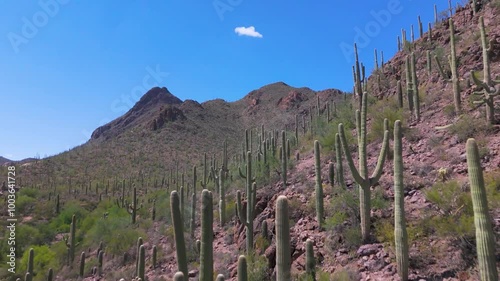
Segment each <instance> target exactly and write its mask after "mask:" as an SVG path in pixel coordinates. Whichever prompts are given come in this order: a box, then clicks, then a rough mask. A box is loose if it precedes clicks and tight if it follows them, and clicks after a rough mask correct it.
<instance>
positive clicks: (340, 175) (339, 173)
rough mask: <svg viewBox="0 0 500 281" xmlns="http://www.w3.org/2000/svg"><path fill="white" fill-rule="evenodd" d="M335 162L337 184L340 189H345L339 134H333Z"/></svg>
mask: <svg viewBox="0 0 500 281" xmlns="http://www.w3.org/2000/svg"><path fill="white" fill-rule="evenodd" d="M335 161H336V162H337V163H336V164H337V182H338V184H339V186H340V187H342V188H344V189H345V188H346V185H345V181H344V165H342V149H341V141H340V135H339V133H336V134H335Z"/></svg>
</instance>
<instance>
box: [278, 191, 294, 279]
mask: <svg viewBox="0 0 500 281" xmlns="http://www.w3.org/2000/svg"><path fill="white" fill-rule="evenodd" d="M290 270H291V253H290V223H289V216H288V199H287V198H286V196H284V195H280V196H278V199H277V200H276V281H289V280H291V274H290Z"/></svg>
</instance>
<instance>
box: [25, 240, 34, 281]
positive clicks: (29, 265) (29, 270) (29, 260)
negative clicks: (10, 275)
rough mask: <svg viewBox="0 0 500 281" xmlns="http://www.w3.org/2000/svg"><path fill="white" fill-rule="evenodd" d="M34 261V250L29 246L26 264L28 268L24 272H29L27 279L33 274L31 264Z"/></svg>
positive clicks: (28, 280) (29, 280) (32, 264)
mask: <svg viewBox="0 0 500 281" xmlns="http://www.w3.org/2000/svg"><path fill="white" fill-rule="evenodd" d="M34 261H35V251H34V250H33V248H31V249H30V251H29V256H28V266H27V267H28V270H27V272H26V273H29V279H27V281H31V280H32V278H33V275H34V271H33V266H34V263H35V262H34Z"/></svg>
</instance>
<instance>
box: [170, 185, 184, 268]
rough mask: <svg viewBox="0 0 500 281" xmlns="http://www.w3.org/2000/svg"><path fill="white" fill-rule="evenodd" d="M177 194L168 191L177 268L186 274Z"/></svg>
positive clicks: (182, 228) (182, 230)
mask: <svg viewBox="0 0 500 281" xmlns="http://www.w3.org/2000/svg"><path fill="white" fill-rule="evenodd" d="M179 201H180V200H179V194H178V193H177V191H175V190H174V191H172V193H170V213H171V215H172V224H173V225H174V239H175V250H176V257H177V270H178V271H180V272H182V273H184V275H185V276H188V264H187V256H186V243H185V242H184V226H183V222H182V218H181V210H180V202H179Z"/></svg>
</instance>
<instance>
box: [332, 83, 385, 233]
mask: <svg viewBox="0 0 500 281" xmlns="http://www.w3.org/2000/svg"><path fill="white" fill-rule="evenodd" d="M366 110H367V93H366V92H365V93H364V94H363V102H362V105H361V112H360V111H359V110H356V128H357V132H358V157H359V171H358V169H356V166H355V165H354V161H353V160H352V156H351V152H350V150H349V145H348V143H347V140H346V136H345V132H344V124H342V123H340V124H339V134H340V140H341V143H342V147H343V148H344V154H345V156H346V159H347V163H348V164H349V168H350V170H351V173H352V176H353V178H354V180H355V181H356V183H358V185H359V209H360V216H361V235H362V238H363V241H364V242H366V241H368V236H369V234H370V210H371V202H370V199H371V198H370V187H371V186H373V185H375V184H376V183H377V182H378V181H379V179H380V177H381V176H382V169H383V167H384V162H385V158H386V152H387V148H388V146H389V131H387V130H386V131H385V132H384V140H383V143H382V149H381V150H380V154H379V157H378V161H377V166H376V168H375V170H374V171H373V174H372V175H371V176H368V163H367V152H366V146H367V143H366V142H367V141H366ZM387 123H388V121H387V119H385V120H384V124H387ZM387 127H388V126H387V125H385V126H384V128H387Z"/></svg>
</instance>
